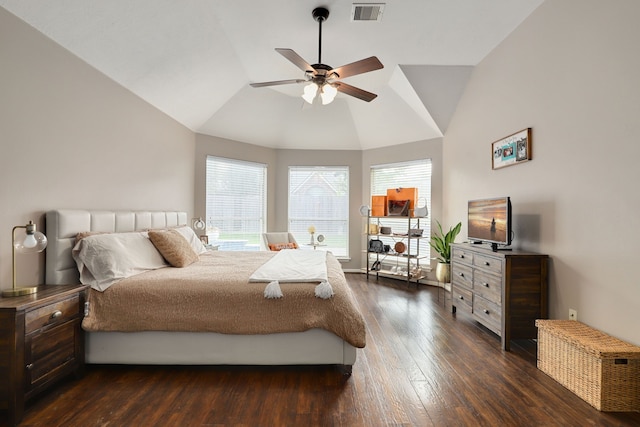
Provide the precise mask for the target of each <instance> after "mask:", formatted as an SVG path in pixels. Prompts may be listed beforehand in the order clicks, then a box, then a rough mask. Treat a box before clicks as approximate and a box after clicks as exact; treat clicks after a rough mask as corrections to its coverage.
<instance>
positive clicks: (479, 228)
mask: <svg viewBox="0 0 640 427" xmlns="http://www.w3.org/2000/svg"><path fill="white" fill-rule="evenodd" d="M467 230H468V234H467V237H468V238H469V240H470V241H471V242H473V243H490V244H491V248H492V249H493V250H494V251H497V250H498V249H500V246H509V245H510V244H511V237H512V236H511V200H510V199H509V197H496V198H492V199H480V200H469V207H468V223H467Z"/></svg>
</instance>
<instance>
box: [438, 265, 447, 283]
mask: <svg viewBox="0 0 640 427" xmlns="http://www.w3.org/2000/svg"><path fill="white" fill-rule="evenodd" d="M436 279H438V282H441V283H450V282H451V264H449V263H444V262H439V263H438V265H437V266H436Z"/></svg>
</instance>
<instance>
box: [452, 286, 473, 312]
mask: <svg viewBox="0 0 640 427" xmlns="http://www.w3.org/2000/svg"><path fill="white" fill-rule="evenodd" d="M451 304H452V305H454V306H455V307H456V309H458V310H462V311H464V312H466V313H471V312H472V310H471V308H472V304H473V293H472V292H471V290H470V289H467V288H465V287H461V286H456V285H453V286H452V287H451Z"/></svg>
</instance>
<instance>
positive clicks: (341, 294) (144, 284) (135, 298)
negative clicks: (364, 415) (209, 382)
mask: <svg viewBox="0 0 640 427" xmlns="http://www.w3.org/2000/svg"><path fill="white" fill-rule="evenodd" d="M273 254H274V253H273V252H222V251H220V252H218V251H212V252H208V253H206V254H203V255H201V256H200V261H198V262H196V263H194V264H191V265H190V266H188V267H185V268H173V267H168V268H162V269H159V270H154V271H149V272H146V273H143V274H139V275H137V276H133V277H130V278H128V279H124V280H122V281H120V282H118V283H116V284H114V285H112V286H111V287H110V288H108V289H107V290H105V291H104V292H99V291H96V290H94V289H91V291H90V295H89V303H90V308H89V314H88V315H87V316H86V317H85V318H84V320H83V322H82V327H83V328H84V329H85V330H87V331H121V332H133V331H197V332H202V331H209V332H219V333H224V334H269V333H278V332H301V331H306V330H309V329H313V328H322V329H326V330H328V331H331V332H333V333H334V334H336V335H337V336H339V337H340V338H342V339H344V340H345V341H347V342H349V343H350V344H351V345H353V346H354V347H359V348H362V347H364V346H365V326H364V319H363V317H362V314H361V313H360V312H359V311H358V308H357V306H356V304H355V301H354V298H353V295H352V293H351V290H350V289H349V287H348V285H347V282H346V279H345V277H344V273H343V272H342V268H341V266H340V263H339V262H338V260H337V259H336V258H335V257H334V256H333V255H331V254H327V273H328V276H329V283H331V286H332V287H333V291H334V292H335V295H334V296H333V297H332V298H330V299H326V300H325V299H321V298H317V297H315V295H314V290H315V286H316V284H317V283H282V284H281V285H280V286H281V288H282V293H283V295H284V297H283V298H280V299H266V298H265V297H264V288H265V285H266V283H250V282H249V276H251V274H252V273H253V272H254V271H255V270H256V269H257V268H258V267H260V266H261V265H262V264H264V263H265V262H266V261H267V260H268V259H269V258H270V257H272V256H273Z"/></svg>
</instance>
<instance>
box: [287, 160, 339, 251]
mask: <svg viewBox="0 0 640 427" xmlns="http://www.w3.org/2000/svg"><path fill="white" fill-rule="evenodd" d="M309 227H314V229H315V233H314V240H315V242H316V243H318V242H317V237H318V236H319V235H322V236H324V240H323V241H322V242H320V246H318V247H317V248H316V249H323V250H330V251H331V252H333V254H334V255H335V256H336V257H338V258H340V257H346V256H348V254H349V168H348V167H346V166H322V167H321V166H292V167H290V168H289V231H290V232H291V233H293V235H294V236H295V238H296V240H297V241H298V244H299V245H309V246H310V245H311V234H310V233H309Z"/></svg>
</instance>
